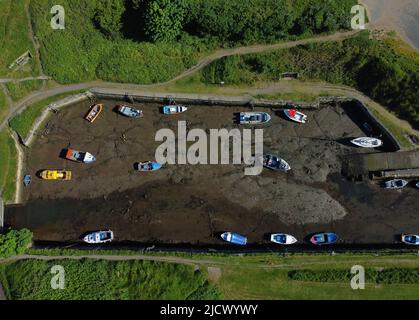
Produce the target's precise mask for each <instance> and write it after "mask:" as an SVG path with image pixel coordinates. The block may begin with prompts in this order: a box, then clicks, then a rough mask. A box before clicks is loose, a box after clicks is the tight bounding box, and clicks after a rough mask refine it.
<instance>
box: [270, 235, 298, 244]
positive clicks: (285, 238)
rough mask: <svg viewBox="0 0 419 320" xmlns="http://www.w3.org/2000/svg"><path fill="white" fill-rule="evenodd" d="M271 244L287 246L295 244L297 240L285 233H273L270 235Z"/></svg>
mask: <svg viewBox="0 0 419 320" xmlns="http://www.w3.org/2000/svg"><path fill="white" fill-rule="evenodd" d="M271 242H273V243H277V244H284V245H289V244H293V243H296V242H297V239H296V238H295V237H294V236H292V235H290V234H286V233H273V234H271Z"/></svg>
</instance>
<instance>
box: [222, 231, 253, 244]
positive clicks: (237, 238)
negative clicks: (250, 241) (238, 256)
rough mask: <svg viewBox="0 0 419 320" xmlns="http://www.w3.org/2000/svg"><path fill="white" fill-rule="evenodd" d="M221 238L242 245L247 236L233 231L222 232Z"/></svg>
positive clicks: (245, 241)
mask: <svg viewBox="0 0 419 320" xmlns="http://www.w3.org/2000/svg"><path fill="white" fill-rule="evenodd" d="M221 239H223V240H224V241H227V242H230V243H233V244H237V245H241V246H244V245H246V243H247V238H246V237H245V236H242V235H241V234H238V233H234V232H224V233H223V234H222V235H221Z"/></svg>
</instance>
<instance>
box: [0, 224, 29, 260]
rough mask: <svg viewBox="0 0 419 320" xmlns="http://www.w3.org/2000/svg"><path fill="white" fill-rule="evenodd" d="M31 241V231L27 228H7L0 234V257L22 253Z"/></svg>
mask: <svg viewBox="0 0 419 320" xmlns="http://www.w3.org/2000/svg"><path fill="white" fill-rule="evenodd" d="M31 242H32V232H31V231H29V230H28V229H22V230H19V231H18V230H8V231H7V232H6V233H5V234H0V257H2V258H8V257H12V256H16V255H20V254H23V253H24V252H25V250H26V249H27V248H28V246H29V245H30V243H31Z"/></svg>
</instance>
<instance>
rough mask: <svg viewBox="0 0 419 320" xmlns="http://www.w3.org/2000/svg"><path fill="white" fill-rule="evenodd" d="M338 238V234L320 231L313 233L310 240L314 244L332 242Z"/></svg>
mask: <svg viewBox="0 0 419 320" xmlns="http://www.w3.org/2000/svg"><path fill="white" fill-rule="evenodd" d="M337 240H338V236H337V235H336V233H333V232H322V233H317V234H315V235H313V236H312V237H311V238H310V242H311V243H312V244H315V245H319V246H320V245H323V244H332V243H335V242H336V241H337Z"/></svg>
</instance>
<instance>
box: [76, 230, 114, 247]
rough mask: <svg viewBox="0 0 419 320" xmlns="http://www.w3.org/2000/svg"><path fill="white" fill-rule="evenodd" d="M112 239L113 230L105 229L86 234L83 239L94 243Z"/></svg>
mask: <svg viewBox="0 0 419 320" xmlns="http://www.w3.org/2000/svg"><path fill="white" fill-rule="evenodd" d="M112 240H113V232H112V231H111V230H106V231H95V232H92V233H89V234H87V235H86V236H85V237H84V238H83V241H84V242H87V243H90V244H95V243H106V242H111V241H112Z"/></svg>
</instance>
